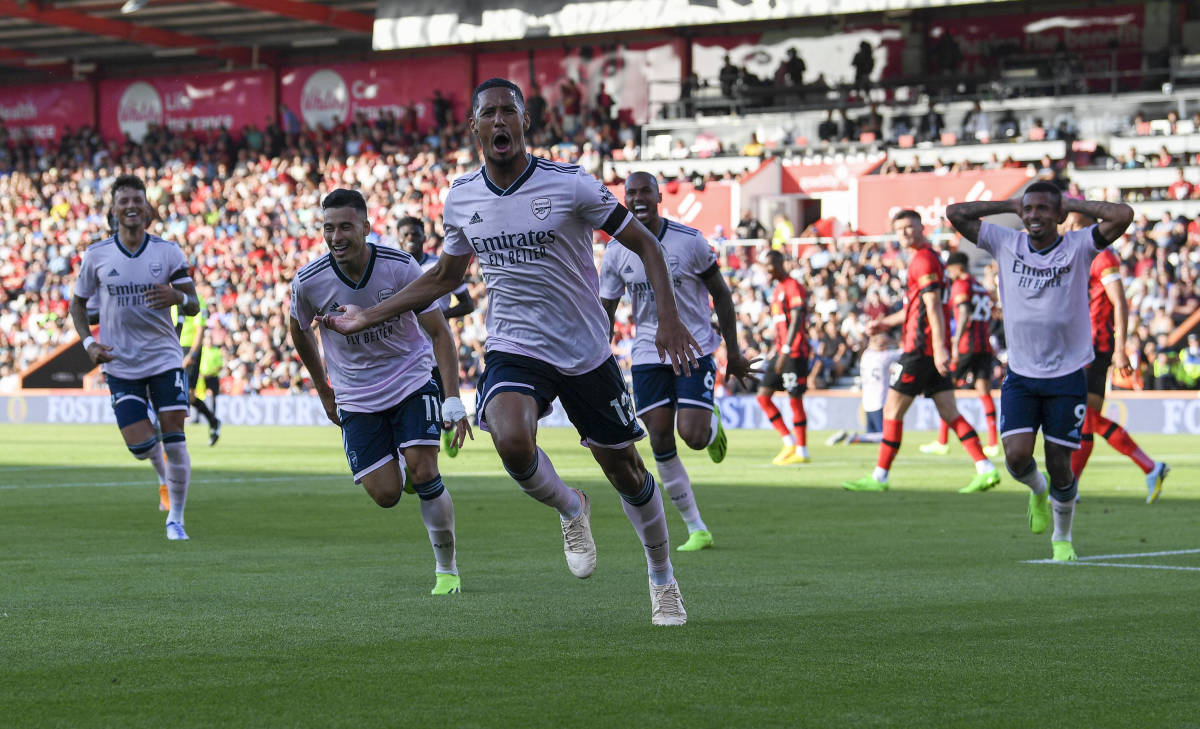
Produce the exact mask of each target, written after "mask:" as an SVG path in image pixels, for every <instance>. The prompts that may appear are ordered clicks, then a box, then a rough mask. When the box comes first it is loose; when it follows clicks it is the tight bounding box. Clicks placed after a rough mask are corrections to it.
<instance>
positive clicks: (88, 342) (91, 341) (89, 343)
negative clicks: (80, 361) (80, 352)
mask: <svg viewBox="0 0 1200 729" xmlns="http://www.w3.org/2000/svg"><path fill="white" fill-rule="evenodd" d="M95 343H96V338H95V337H93V336H92V335H90V334H89V335H88V336H87V338H85V339H84V340H83V348H84V349H88V348H90V347H91V346H92V345H93V344H95Z"/></svg>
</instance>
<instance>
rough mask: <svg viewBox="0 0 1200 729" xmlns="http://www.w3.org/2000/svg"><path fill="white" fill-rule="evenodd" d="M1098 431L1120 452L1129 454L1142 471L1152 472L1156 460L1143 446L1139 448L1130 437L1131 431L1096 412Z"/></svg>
mask: <svg viewBox="0 0 1200 729" xmlns="http://www.w3.org/2000/svg"><path fill="white" fill-rule="evenodd" d="M1096 431H1097V432H1099V433H1100V434H1101V435H1103V436H1104V439H1105V440H1107V441H1108V444H1109V445H1110V446H1112V447H1113V448H1116V449H1117V452H1118V453H1123V454H1125V455H1127V456H1129V457H1130V458H1131V459H1132V460H1133V462H1134V463H1136V464H1138V467H1139V468H1141V469H1142V473H1150V472H1151V471H1153V470H1154V461H1152V460H1150V456H1147V455H1146V454H1145V452H1144V451H1142V449H1141V448H1138V444H1137V443H1134V442H1133V438H1130V437H1129V431H1127V430H1125V429H1124V428H1122V427H1121V426H1119V425H1117V424H1116V423H1114V422H1113V421H1111V420H1109V419H1108V418H1106V417H1104V416H1103V415H1101V414H1100V413H1096Z"/></svg>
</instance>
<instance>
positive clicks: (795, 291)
mask: <svg viewBox="0 0 1200 729" xmlns="http://www.w3.org/2000/svg"><path fill="white" fill-rule="evenodd" d="M807 308H808V291H806V290H805V289H804V286H802V285H801V284H800V282H799V281H797V280H796V279H794V278H792V277H791V276H788V277H787V278H785V279H784V280H782V281H780V282H779V283H777V284H775V290H774V291H772V292H771V321H772V322H774V323H775V341H776V342H777V343H780V344H786V346H787V347H788V352H789V354H790V356H792V357H795V358H797V359H800V358H803V359H808V354H809V351H808V350H809V347H808V333H807V331H805V330H806V329H807V327H806V326H805V321H804V320H805V317H807V315H808V313H807ZM795 309H799V314H798V316H799V317H800V322H799V323H798V324H797V325H796V334H795V336H793V337H792V340H791V341H790V342H789V341H787V335H788V328H789V327H790V326H791V324H792V311H793V310H795Z"/></svg>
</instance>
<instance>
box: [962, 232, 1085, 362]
mask: <svg viewBox="0 0 1200 729" xmlns="http://www.w3.org/2000/svg"><path fill="white" fill-rule="evenodd" d="M1095 227H1096V226H1094V225H1092V226H1088V227H1087V228H1084V229H1083V230H1072V231H1068V232H1067V233H1066V234H1065V235H1063V236H1061V237H1060V238H1059V239H1058V241H1056V242H1055V243H1054V245H1052V246H1051V247H1050V248H1048V249H1046V250H1044V251H1035V250H1034V249H1033V247H1032V246H1031V245H1030V244H1029V234H1028V233H1025V232H1022V231H1017V230H1013V229H1011V228H1005V227H1003V226H999V225H993V224H992V223H987V222H984V223H983V224H982V225H980V227H979V241H978V245H979V247H980V248H982V249H983V250H985V251H987V252H988V253H991V254H992V256H993V257H995V259H996V262H997V264H998V266H999V270H1000V285H999V289H1000V302H1001V304H1002V305H1003V311H1004V339H1005V341H1006V343H1007V345H1008V366H1009V369H1011V370H1012V371H1013V372H1016V373H1017V374H1019V375H1023V376H1025V377H1038V378H1044V379H1049V378H1053V377H1061V376H1063V375H1067V374H1070V373H1072V372H1075V371H1076V370H1078V369H1080V368H1082V367H1086V366H1087V365H1088V364H1089V363H1090V362H1091V361H1092V359H1093V357H1094V354H1093V351H1092V327H1091V318H1090V316H1089V313H1088V275H1089V272H1090V269H1091V265H1092V259H1093V258H1095V257H1096V256H1097V255H1098V254H1099V253H1100V251H1099V250H1097V249H1096V246H1095V244H1094V242H1093V238H1092V231H1093V230H1095Z"/></svg>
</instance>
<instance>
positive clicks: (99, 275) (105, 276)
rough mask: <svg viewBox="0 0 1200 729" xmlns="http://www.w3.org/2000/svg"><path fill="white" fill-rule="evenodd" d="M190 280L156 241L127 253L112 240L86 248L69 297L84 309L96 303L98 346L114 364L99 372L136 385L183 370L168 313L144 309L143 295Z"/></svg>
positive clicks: (173, 254)
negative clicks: (104, 348)
mask: <svg viewBox="0 0 1200 729" xmlns="http://www.w3.org/2000/svg"><path fill="white" fill-rule="evenodd" d="M191 280H192V276H191V274H190V273H189V272H188V264H187V259H186V258H185V257H184V255H183V250H182V249H180V247H179V245H178V244H176V243H172V242H170V241H168V240H163V239H162V238H159V237H158V236H155V235H149V234H147V235H146V237H145V238H144V239H143V240H142V245H141V246H140V247H138V249H137V250H136V251H134V252H132V253H130V252H129V251H127V250H125V247H124V246H122V245H121V244H120V243H118V242H117V239H116V237H112V238H105V239H104V240H102V241H100V242H98V243H93V244H92V245H90V246H88V248H87V250H86V251H84V253H83V262H82V263H81V264H80V268H79V277H78V278H77V279H76V280H75V289H74V295H75V296H78V297H80V298H83V299H88V301H89V303H93V299H99V301H98V302H95V303H97V304H98V307H99V310H100V335H99V336H98V337H97V340H98V341H99V342H100V343H102V344H107V345H109V346H110V347H112V348H113V349H112V355H113V360H112V361H111V362H105V363H104V364H102V365H100V368H101V369H102V370H103V371H104V372H106V373H108V374H110V375H113V376H115V377H122V378H125V379H129V380H137V379H142V378H144V377H150V376H152V375H157V374H160V373H162V372H166V371H168V370H173V369H175V368H177V367H182V366H183V348H182V347H180V346H179V335H177V334H176V333H175V326H174V322H173V321H172V320H171V309H170V308H169V307H168V308H166V309H151V308H150V307H149V306H146V291H147V290H148V289H150V288H151V287H153V286H154V285H155V284H182V283H188V282H190V281H191Z"/></svg>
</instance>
